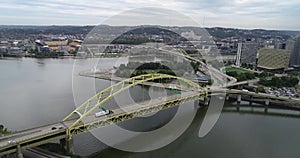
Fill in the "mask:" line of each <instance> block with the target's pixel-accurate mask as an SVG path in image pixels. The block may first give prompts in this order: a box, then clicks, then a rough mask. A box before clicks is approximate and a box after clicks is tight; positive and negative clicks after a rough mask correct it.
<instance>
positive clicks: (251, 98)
mask: <svg viewBox="0 0 300 158" xmlns="http://www.w3.org/2000/svg"><path fill="white" fill-rule="evenodd" d="M252 100H253V96H252V95H251V96H250V99H249V105H250V106H251V105H252Z"/></svg>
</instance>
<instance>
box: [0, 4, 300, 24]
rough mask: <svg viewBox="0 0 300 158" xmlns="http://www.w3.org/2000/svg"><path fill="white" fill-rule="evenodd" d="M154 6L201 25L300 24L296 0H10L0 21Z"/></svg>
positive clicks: (97, 20) (79, 20)
mask: <svg viewBox="0 0 300 158" xmlns="http://www.w3.org/2000/svg"><path fill="white" fill-rule="evenodd" d="M158 4H159V5H158ZM157 6H159V7H160V8H162V9H171V10H174V11H176V12H179V14H184V15H186V16H188V17H190V18H192V19H193V20H194V21H196V22H197V23H198V25H199V24H200V25H203V23H204V26H205V27H230V28H243V29H273V30H300V24H299V23H297V20H298V17H297V15H299V13H300V10H299V9H298V8H299V7H300V2H299V1H297V0H291V1H288V2H281V1H276V0H262V1H259V0H252V1H250V0H234V1H231V2H225V1H220V0H217V1H208V0H201V1H192V0H174V1H170V2H161V1H157V0H152V1H138V2H137V1H132V0H126V1H122V2H121V1H109V2H108V1H102V2H100V1H96V0H89V1H83V0H79V1H76V3H74V2H72V1H70V0H64V1H63V0H51V1H45V0H38V1H21V0H13V1H7V2H3V3H2V5H1V6H0V8H1V10H0V13H1V15H0V16H1V19H2V20H1V23H0V25H98V24H103V22H104V21H105V20H107V19H109V18H110V17H112V16H115V15H118V14H122V12H124V11H128V10H131V9H136V8H143V7H147V9H148V10H150V12H152V13H158V12H157V10H155V8H154V9H153V8H151V7H157ZM159 14H164V13H159ZM136 19H138V18H136ZM136 19H135V20H134V21H131V20H126V21H124V22H122V24H123V25H136V24H139V22H137V20H136ZM204 19H205V20H204ZM168 20H169V21H170V19H160V21H168ZM172 20H173V19H172ZM183 23H184V22H183ZM104 24H105V23H104ZM158 24H160V23H158ZM162 25H164V24H163V23H162ZM186 25H194V24H186Z"/></svg>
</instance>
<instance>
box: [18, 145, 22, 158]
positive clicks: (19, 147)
mask: <svg viewBox="0 0 300 158" xmlns="http://www.w3.org/2000/svg"><path fill="white" fill-rule="evenodd" d="M17 156H18V158H23V153H22V148H21V146H20V144H18V145H17Z"/></svg>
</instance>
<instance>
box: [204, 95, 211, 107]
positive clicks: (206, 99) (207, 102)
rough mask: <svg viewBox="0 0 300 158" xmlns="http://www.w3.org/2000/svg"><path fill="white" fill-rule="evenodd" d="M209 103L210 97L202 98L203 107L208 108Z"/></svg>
mask: <svg viewBox="0 0 300 158" xmlns="http://www.w3.org/2000/svg"><path fill="white" fill-rule="evenodd" d="M209 102H210V97H205V98H204V106H208V105H209Z"/></svg>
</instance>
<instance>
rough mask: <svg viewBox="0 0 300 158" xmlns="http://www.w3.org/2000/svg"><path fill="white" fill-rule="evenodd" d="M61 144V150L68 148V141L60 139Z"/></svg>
mask: <svg viewBox="0 0 300 158" xmlns="http://www.w3.org/2000/svg"><path fill="white" fill-rule="evenodd" d="M59 144H60V147H61V148H65V146H66V139H60V140H59Z"/></svg>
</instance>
